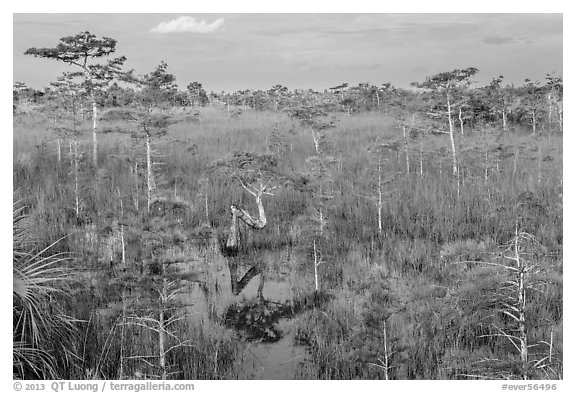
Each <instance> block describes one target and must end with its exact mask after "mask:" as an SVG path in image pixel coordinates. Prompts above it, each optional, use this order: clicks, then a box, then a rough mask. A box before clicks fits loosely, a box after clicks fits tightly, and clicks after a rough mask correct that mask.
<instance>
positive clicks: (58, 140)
mask: <svg viewBox="0 0 576 393" xmlns="http://www.w3.org/2000/svg"><path fill="white" fill-rule="evenodd" d="M56 143H57V145H58V164H60V160H61V159H62V149H61V148H60V138H57V139H56Z"/></svg>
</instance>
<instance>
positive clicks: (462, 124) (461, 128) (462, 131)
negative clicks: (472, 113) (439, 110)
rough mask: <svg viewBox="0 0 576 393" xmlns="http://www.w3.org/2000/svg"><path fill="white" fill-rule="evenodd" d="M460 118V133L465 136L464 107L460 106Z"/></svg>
mask: <svg viewBox="0 0 576 393" xmlns="http://www.w3.org/2000/svg"><path fill="white" fill-rule="evenodd" d="M458 120H460V134H462V136H464V120H462V107H460V108H458Z"/></svg>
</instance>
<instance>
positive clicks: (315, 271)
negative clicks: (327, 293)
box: [314, 240, 320, 292]
mask: <svg viewBox="0 0 576 393" xmlns="http://www.w3.org/2000/svg"><path fill="white" fill-rule="evenodd" d="M318 264H319V261H318V254H317V250H316V240H314V290H315V291H316V292H318V291H319V290H320V284H319V283H318Z"/></svg>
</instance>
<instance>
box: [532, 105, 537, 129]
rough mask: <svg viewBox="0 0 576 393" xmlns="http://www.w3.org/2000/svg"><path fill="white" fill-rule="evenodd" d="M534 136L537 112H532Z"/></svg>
mask: <svg viewBox="0 0 576 393" xmlns="http://www.w3.org/2000/svg"><path fill="white" fill-rule="evenodd" d="M532 135H536V111H535V110H532Z"/></svg>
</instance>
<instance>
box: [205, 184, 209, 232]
mask: <svg viewBox="0 0 576 393" xmlns="http://www.w3.org/2000/svg"><path fill="white" fill-rule="evenodd" d="M204 208H205V214H206V225H210V219H209V218H208V192H205V193H204Z"/></svg>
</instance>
